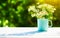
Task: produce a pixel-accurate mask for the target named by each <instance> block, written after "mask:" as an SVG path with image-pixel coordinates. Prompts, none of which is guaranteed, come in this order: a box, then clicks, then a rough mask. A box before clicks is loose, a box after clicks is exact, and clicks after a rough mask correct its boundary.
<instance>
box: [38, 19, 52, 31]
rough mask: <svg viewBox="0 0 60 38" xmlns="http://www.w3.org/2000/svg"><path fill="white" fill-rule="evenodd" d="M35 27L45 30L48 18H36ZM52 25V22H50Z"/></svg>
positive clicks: (47, 26) (47, 25)
mask: <svg viewBox="0 0 60 38" xmlns="http://www.w3.org/2000/svg"><path fill="white" fill-rule="evenodd" d="M37 25H38V26H37V27H38V31H47V30H48V28H49V20H48V19H37ZM51 26H52V22H51Z"/></svg>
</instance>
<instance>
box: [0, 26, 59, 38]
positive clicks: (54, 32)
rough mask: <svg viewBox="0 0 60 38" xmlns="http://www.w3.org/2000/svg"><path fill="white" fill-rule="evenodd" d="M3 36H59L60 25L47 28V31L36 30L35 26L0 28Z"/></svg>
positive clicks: (7, 37) (57, 37) (0, 33)
mask: <svg viewBox="0 0 60 38" xmlns="http://www.w3.org/2000/svg"><path fill="white" fill-rule="evenodd" d="M0 37H3V38H60V27H53V28H48V30H47V32H38V31H37V27H18V28H8V27H6V28H0Z"/></svg>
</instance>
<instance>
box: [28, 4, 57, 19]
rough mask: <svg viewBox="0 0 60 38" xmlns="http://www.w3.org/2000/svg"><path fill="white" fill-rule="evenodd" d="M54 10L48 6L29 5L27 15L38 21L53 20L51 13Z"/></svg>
mask: <svg viewBox="0 0 60 38" xmlns="http://www.w3.org/2000/svg"><path fill="white" fill-rule="evenodd" d="M55 10H56V9H55V8H54V6H52V5H50V4H38V5H31V6H29V8H28V12H29V14H31V16H32V17H37V18H38V19H53V13H54V11H55Z"/></svg>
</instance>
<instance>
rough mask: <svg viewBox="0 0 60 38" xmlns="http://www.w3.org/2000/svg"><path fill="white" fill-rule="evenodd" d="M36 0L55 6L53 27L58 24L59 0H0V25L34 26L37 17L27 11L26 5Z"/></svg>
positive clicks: (59, 23) (59, 21)
mask: <svg viewBox="0 0 60 38" xmlns="http://www.w3.org/2000/svg"><path fill="white" fill-rule="evenodd" d="M37 2H40V3H41V4H42V3H47V4H51V5H53V6H55V7H56V11H55V13H54V15H53V16H54V17H56V19H53V20H52V21H53V27H59V26H60V3H59V2H60V1H59V0H49V1H48V0H0V27H36V26H37V18H36V17H34V18H32V17H31V15H30V14H29V13H28V6H30V5H32V4H36V3H37Z"/></svg>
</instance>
